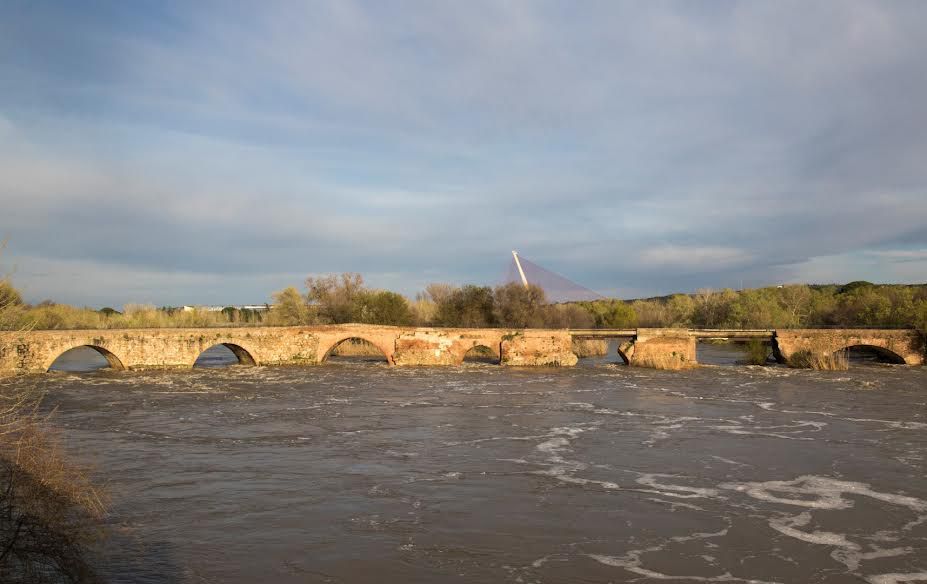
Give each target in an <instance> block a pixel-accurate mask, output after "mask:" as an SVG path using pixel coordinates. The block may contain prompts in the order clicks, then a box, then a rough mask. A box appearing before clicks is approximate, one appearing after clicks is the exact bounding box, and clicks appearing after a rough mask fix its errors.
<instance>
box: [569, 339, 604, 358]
mask: <svg viewBox="0 0 927 584" xmlns="http://www.w3.org/2000/svg"><path fill="white" fill-rule="evenodd" d="M571 350H572V351H573V354H574V355H576V356H577V357H579V358H580V359H582V358H583V357H603V356H605V355H608V341H603V340H598V339H573V346H572V349H571Z"/></svg>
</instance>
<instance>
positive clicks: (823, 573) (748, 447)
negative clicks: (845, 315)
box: [4, 351, 927, 584]
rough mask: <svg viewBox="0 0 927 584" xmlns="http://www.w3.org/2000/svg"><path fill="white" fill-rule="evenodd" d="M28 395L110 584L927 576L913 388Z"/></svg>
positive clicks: (438, 382)
mask: <svg viewBox="0 0 927 584" xmlns="http://www.w3.org/2000/svg"><path fill="white" fill-rule="evenodd" d="M709 352H710V351H709ZM723 360H724V359H719V361H723ZM214 364H218V363H214ZM36 379H38V380H39V381H38V383H41V384H42V385H43V386H44V387H46V388H47V390H48V399H47V406H48V407H57V408H58V414H57V417H56V418H55V419H56V423H57V425H59V426H60V427H62V428H63V429H64V435H65V436H66V438H67V441H68V445H69V447H70V449H71V450H72V451H73V453H74V455H75V456H76V457H78V458H80V459H81V460H84V461H87V462H92V463H94V464H96V465H98V468H99V476H100V477H101V478H103V479H105V480H106V481H107V482H108V484H109V490H110V492H111V493H112V495H113V506H112V512H111V514H110V516H109V519H108V522H109V524H110V527H111V535H110V538H109V540H108V543H107V546H106V550H105V554H104V558H103V560H102V571H103V572H104V574H105V575H107V576H108V577H109V578H110V579H111V580H112V581H113V582H184V583H188V582H189V583H201V582H215V583H219V582H222V583H244V582H282V583H290V582H293V583H295V582H352V583H353V582H360V583H364V582H371V583H372V582H524V583H531V582H564V583H567V582H569V583H575V582H626V581H635V582H662V581H666V580H671V581H678V582H783V583H786V582H787V583H794V582H801V583H803V582H819V583H825V582H826V583H844V582H873V583H880V584H885V583H892V582H914V581H927V479H925V471H927V460H925V455H927V414H925V412H927V410H925V404H927V369H923V368H905V367H881V366H869V367H861V368H855V369H852V370H851V371H849V372H812V371H797V370H789V369H785V368H779V367H766V368H763V367H705V368H701V369H698V370H693V371H684V372H658V371H650V370H645V369H636V368H628V367H622V366H619V365H614V364H608V363H606V362H604V361H602V360H598V361H589V362H585V363H583V364H582V365H581V366H578V367H576V368H563V369H514V368H504V367H498V366H495V367H494V366H491V365H472V366H464V367H461V368H388V367H386V366H385V365H383V366H381V365H378V364H373V363H354V362H347V363H341V364H332V365H326V366H322V367H316V368H300V369H297V368H293V369H290V368H261V367H256V368H240V367H232V368H225V369H194V370H193V371H188V372H176V373H132V372H128V373H115V372H98V373H93V374H80V375H78V374H74V373H65V372H58V373H51V374H49V375H47V376H46V377H44V378H34V377H33V378H30V379H28V380H19V381H7V382H4V383H35V382H37V381H36Z"/></svg>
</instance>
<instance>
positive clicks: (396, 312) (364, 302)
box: [355, 290, 413, 326]
mask: <svg viewBox="0 0 927 584" xmlns="http://www.w3.org/2000/svg"><path fill="white" fill-rule="evenodd" d="M355 301H356V302H357V307H356V309H355V314H357V322H364V323H368V324H388V325H399V326H402V325H410V324H412V320H413V318H412V311H411V310H410V309H409V303H408V301H407V300H406V299H405V297H404V296H402V295H401V294H397V293H395V292H389V291H387V290H380V291H365V292H361V293H359V294H358V295H357V296H355Z"/></svg>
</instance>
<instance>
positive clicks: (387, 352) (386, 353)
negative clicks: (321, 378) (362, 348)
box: [319, 335, 393, 365]
mask: <svg viewBox="0 0 927 584" xmlns="http://www.w3.org/2000/svg"><path fill="white" fill-rule="evenodd" d="M348 341H363V342H365V343H367V344H369V345H372V346H374V347H376V348H377V349H378V350H379V351H380V353H382V354H383V359H384V360H385V361H386V362H387V363H388V364H390V365H392V364H393V348H392V347H390V348H387V347H386V346H384V345H383V343H378V342H375V341H372V340H371V339H368V338H366V337H362V336H360V335H347V336H344V337H341V338H339V339H338V340H336V341H335V342H333V343H332V344H330V345H329V346H328V349H326V350H325V352H324V353H321V355H322V357H321V359H319V363H325V362H326V361H328V358H329V357H331V355H332V353H333V352H334V351H335V349H337V348H338V346H339V345H342V344H343V343H346V342H348Z"/></svg>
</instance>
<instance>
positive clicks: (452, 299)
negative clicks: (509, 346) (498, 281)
mask: <svg viewBox="0 0 927 584" xmlns="http://www.w3.org/2000/svg"><path fill="white" fill-rule="evenodd" d="M436 304H437V306H436V310H435V323H436V324H437V325H439V326H456V327H468V328H471V327H472V328H479V327H487V326H492V325H493V324H494V322H495V321H494V316H493V291H492V288H490V287H488V286H474V285H472V284H467V285H466V286H463V287H462V288H455V289H454V290H453V292H451V293H450V294H448V295H447V296H446V297H444V298H442V299H441V300H440V301H436Z"/></svg>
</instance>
